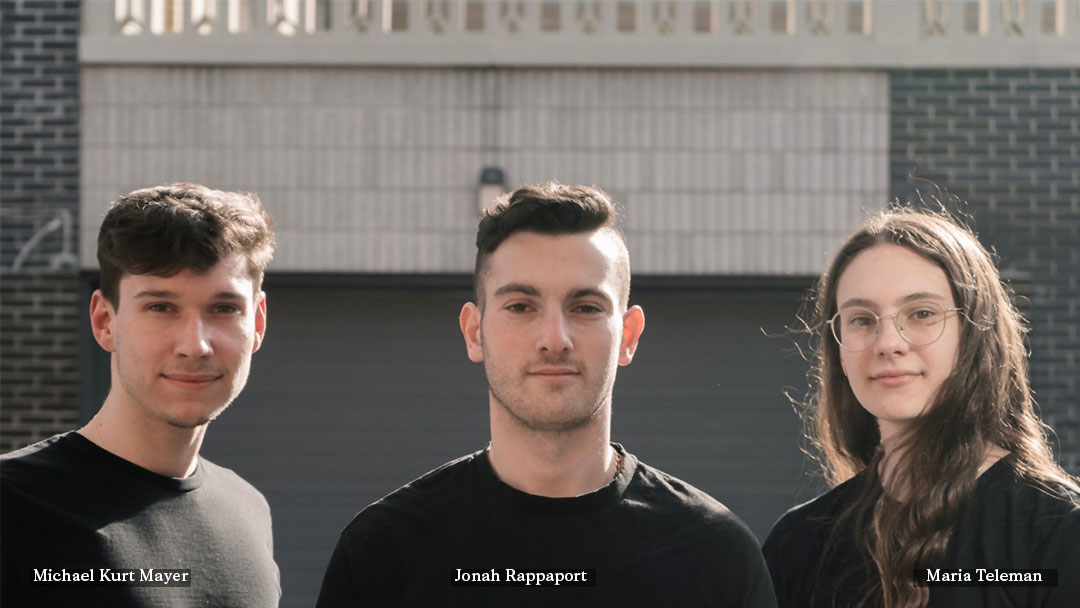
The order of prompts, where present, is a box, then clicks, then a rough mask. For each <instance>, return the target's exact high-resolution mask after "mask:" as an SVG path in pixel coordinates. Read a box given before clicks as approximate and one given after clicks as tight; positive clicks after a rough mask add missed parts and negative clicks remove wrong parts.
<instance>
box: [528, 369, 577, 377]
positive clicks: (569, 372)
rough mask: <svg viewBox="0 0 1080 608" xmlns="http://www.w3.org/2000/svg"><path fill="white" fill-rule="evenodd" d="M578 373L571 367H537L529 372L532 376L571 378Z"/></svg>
mask: <svg viewBox="0 0 1080 608" xmlns="http://www.w3.org/2000/svg"><path fill="white" fill-rule="evenodd" d="M578 373H579V372H578V371H577V370H576V369H574V368H572V367H537V368H535V369H531V370H529V374H530V375H532V376H573V375H577V374H578Z"/></svg>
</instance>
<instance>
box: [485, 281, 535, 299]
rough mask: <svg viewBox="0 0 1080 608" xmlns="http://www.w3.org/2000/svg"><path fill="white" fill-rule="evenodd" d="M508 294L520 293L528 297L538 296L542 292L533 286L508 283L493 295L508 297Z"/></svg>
mask: <svg viewBox="0 0 1080 608" xmlns="http://www.w3.org/2000/svg"><path fill="white" fill-rule="evenodd" d="M508 293H520V294H524V295H527V296H538V295H540V290H538V289H537V288H535V287H533V286H532V285H527V284H525V283H507V284H506V285H503V286H502V287H500V288H498V289H496V290H495V293H494V294H492V295H494V296H496V297H498V296H502V295H506V294H508Z"/></svg>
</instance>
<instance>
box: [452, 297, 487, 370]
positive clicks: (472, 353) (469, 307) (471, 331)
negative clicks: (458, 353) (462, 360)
mask: <svg viewBox="0 0 1080 608" xmlns="http://www.w3.org/2000/svg"><path fill="white" fill-rule="evenodd" d="M480 318H481V313H480V308H478V307H477V306H476V304H473V303H472V302H466V303H465V305H464V306H462V307H461V314H460V315H459V316H458V323H460V324H461V335H462V336H464V338H465V351H466V352H467V353H468V354H469V361H472V362H473V363H480V362H482V361H483V360H484V344H483V336H482V335H481V334H480Z"/></svg>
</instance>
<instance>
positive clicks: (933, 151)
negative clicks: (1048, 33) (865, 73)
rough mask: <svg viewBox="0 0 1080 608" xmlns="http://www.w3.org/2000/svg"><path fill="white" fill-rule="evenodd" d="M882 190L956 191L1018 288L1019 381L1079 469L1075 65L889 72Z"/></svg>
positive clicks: (1069, 464) (905, 194) (1078, 110)
mask: <svg viewBox="0 0 1080 608" xmlns="http://www.w3.org/2000/svg"><path fill="white" fill-rule="evenodd" d="M891 87H892V91H891V99H892V119H891V122H892V125H891V128H892V135H891V152H890V164H891V174H892V185H893V194H894V195H895V196H897V197H899V198H901V199H902V200H903V199H907V198H909V197H910V196H911V195H912V194H913V192H914V190H915V189H916V188H918V189H920V190H922V191H924V192H932V188H928V187H927V186H926V185H925V184H923V185H920V184H919V183H918V182H915V181H912V180H910V179H908V175H909V172H911V171H912V170H914V171H915V173H916V175H917V176H918V177H920V178H926V179H929V180H932V181H934V182H936V183H937V184H939V185H940V186H942V187H945V188H947V189H948V191H949V192H950V193H952V194H955V195H957V196H958V197H959V198H961V199H963V200H965V201H967V206H966V207H964V208H965V210H966V212H967V213H969V214H971V215H973V216H974V218H975V227H976V229H977V230H978V232H979V237H980V239H981V240H982V241H983V243H984V244H985V245H988V246H992V247H994V248H995V249H996V250H997V253H998V255H999V257H1000V267H1001V269H1002V271H1003V272H1004V273H1005V274H1006V275H1011V276H1014V277H1017V278H1018V279H1019V280H1020V281H1022V286H1018V289H1017V290H1018V291H1020V292H1021V295H1024V296H1026V297H1027V298H1029V299H1030V303H1029V304H1027V305H1026V306H1025V307H1026V308H1028V311H1027V313H1028V314H1027V316H1028V317H1029V321H1030V323H1031V333H1030V348H1031V353H1032V354H1031V380H1032V386H1033V388H1034V389H1035V397H1036V399H1037V400H1038V402H1039V405H1040V406H1041V409H1042V413H1043V417H1044V419H1045V420H1046V421H1047V422H1048V423H1050V424H1051V425H1052V426H1053V427H1054V428H1055V430H1056V432H1057V435H1058V438H1059V440H1060V448H1061V460H1062V463H1063V464H1064V465H1065V466H1066V468H1068V469H1069V470H1071V471H1072V472H1074V473H1077V472H1080V314H1078V310H1077V308H1078V306H1080V281H1078V278H1077V277H1078V276H1080V275H1078V273H1077V268H1078V267H1080V70H1077V69H1072V70H1011V69H1010V70H1005V69H998V70H925V71H923V70H919V71H898V72H893V73H892V76H891Z"/></svg>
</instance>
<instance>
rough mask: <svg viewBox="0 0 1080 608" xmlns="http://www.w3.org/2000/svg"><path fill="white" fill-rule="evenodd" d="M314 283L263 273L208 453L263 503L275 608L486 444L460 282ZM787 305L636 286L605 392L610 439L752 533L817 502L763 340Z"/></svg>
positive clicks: (301, 593)
mask: <svg viewBox="0 0 1080 608" xmlns="http://www.w3.org/2000/svg"><path fill="white" fill-rule="evenodd" d="M331 280H332V281H341V279H327V281H331ZM640 283H645V282H644V281H642V282H640ZM327 284H328V282H326V281H324V282H321V286H320V285H319V284H316V285H311V284H307V285H298V284H293V285H290V284H289V282H288V281H284V280H280V279H279V280H274V279H273V278H271V279H270V280H269V281H268V292H269V293H270V299H269V311H270V314H269V331H268V334H267V340H266V342H265V345H264V347H263V349H262V350H261V351H260V352H259V353H258V354H257V355H256V356H255V360H254V363H253V365H252V374H251V379H250V381H249V383H248V387H247V389H245V391H244V393H243V395H242V396H241V397H240V399H238V400H237V402H236V403H235V404H234V405H233V406H232V407H231V408H230V409H229V410H228V411H227V412H226V413H225V414H224V415H223V416H222V417H221V418H220V419H219V420H218V421H217V422H215V423H214V424H212V425H211V428H210V431H209V433H208V434H207V441H206V445H205V448H204V454H206V455H207V457H209V458H210V459H212V460H214V461H215V462H218V463H220V464H222V465H224V466H228V467H231V468H233V469H235V470H236V471H237V472H239V473H240V474H242V475H243V476H245V477H246V478H247V479H249V480H250V481H251V482H252V483H254V484H255V485H256V486H258V487H259V489H261V490H262V491H263V492H264V493H265V494H266V496H267V499H268V500H269V501H270V505H271V508H272V509H273V514H274V533H275V544H276V556H277V560H278V564H279V565H280V566H281V570H282V585H283V588H284V592H285V595H284V598H283V602H282V605H283V606H286V607H300V606H310V605H312V604H313V603H314V598H315V597H316V595H317V593H318V587H319V584H320V582H321V577H322V572H323V568H324V567H325V565H326V562H327V560H328V559H329V556H330V552H331V550H332V548H333V546H334V543H335V542H336V539H337V535H338V532H339V531H340V529H341V527H342V526H344V525H345V524H346V523H347V522H348V521H349V519H350V518H351V517H352V516H353V515H354V514H355V513H356V512H357V511H358V510H359V509H360V508H362V507H363V506H364V505H367V504H368V503H370V502H372V501H374V500H376V499H378V498H379V497H381V496H382V495H384V494H386V493H388V492H390V491H392V490H394V489H395V488H397V487H398V486H400V485H401V484H402V483H404V482H406V481H409V480H411V479H413V478H415V477H418V476H419V475H421V474H423V473H425V472H426V471H428V470H430V469H432V468H434V467H436V466H438V465H440V464H442V463H443V462H445V461H447V460H449V459H451V458H454V457H457V456H460V455H462V454H465V453H468V452H470V451H473V450H476V449H479V448H481V447H483V446H484V445H485V444H486V442H487V437H488V432H487V407H486V403H487V399H486V391H485V384H484V378H483V370H482V368H481V367H480V366H479V365H473V364H471V363H469V361H468V359H467V358H466V357H465V347H464V345H463V343H462V340H461V336H460V334H459V332H458V328H457V315H458V311H459V309H460V307H461V304H462V302H464V300H465V299H466V298H468V297H469V295H470V292H469V290H468V287H467V286H466V285H465V283H464V281H462V280H454V281H452V284H450V285H446V284H444V285H443V286H428V287H424V288H394V287H388V286H386V285H383V286H376V287H372V286H357V285H353V286H339V287H327ZM798 297H799V293H798V291H797V290H795V289H793V288H790V287H789V288H785V289H778V290H771V291H762V290H758V291H751V290H748V289H733V288H730V287H728V288H720V287H711V288H700V287H699V288H697V289H694V290H687V289H685V288H682V289H672V288H667V287H664V286H662V285H659V284H657V285H653V286H652V287H651V288H650V287H648V286H646V287H641V286H640V285H638V284H636V285H635V291H634V294H633V298H632V299H633V300H634V301H635V302H636V303H638V304H641V305H642V306H643V307H644V308H645V311H646V329H645V334H644V336H643V339H642V343H641V347H640V349H639V351H638V355H637V358H635V360H634V363H633V365H631V366H630V367H627V368H621V369H620V371H619V379H618V381H617V382H616V389H615V398H614V399H615V401H614V423H613V435H614V438H615V439H616V440H617V441H620V442H622V443H623V444H624V445H626V446H627V448H628V449H630V450H631V451H633V452H634V453H636V454H637V455H639V456H640V457H641V458H642V460H644V461H645V462H648V463H649V464H652V465H654V466H656V467H658V468H661V469H663V470H665V471H667V472H669V473H671V474H673V475H676V476H678V477H681V478H683V479H685V480H687V481H689V482H690V483H693V484H694V485H696V486H698V487H700V488H702V489H703V490H705V491H707V492H709V493H711V494H713V495H714V496H716V497H717V498H719V499H720V500H721V501H723V502H724V503H726V504H727V505H728V506H729V507H730V508H731V509H732V510H733V511H735V512H736V513H737V514H739V515H740V516H741V517H742V518H743V519H744V520H745V521H746V522H747V523H748V524H749V525H750V526H751V528H752V529H753V530H754V532H755V533H757V534H758V536H759V538H762V539H763V538H764V535H765V534H766V533H767V531H768V529H769V526H770V525H771V524H772V522H773V521H774V520H775V519H776V517H777V516H778V515H780V513H782V512H783V511H784V510H785V509H786V508H788V507H789V506H791V505H792V504H793V503H794V501H795V500H796V498H801V499H806V498H808V497H810V496H812V495H813V492H814V488H813V487H811V485H812V484H811V483H810V482H808V481H806V480H805V475H804V474H803V473H804V471H805V469H806V465H804V464H803V459H802V458H801V457H800V455H799V451H798V445H797V438H798V422H797V420H796V417H795V415H794V414H793V412H792V409H791V406H790V405H789V404H788V402H787V401H786V399H785V398H784V396H783V394H782V390H783V388H784V387H794V388H795V389H796V391H797V392H798V394H800V395H801V394H802V393H803V392H804V390H805V379H804V373H805V364H804V363H803V362H802V361H801V360H800V359H799V358H798V357H797V356H795V355H794V354H793V351H794V347H793V345H792V342H791V341H790V340H788V339H784V338H769V337H766V336H765V335H763V332H762V328H764V329H765V330H766V331H768V332H770V333H777V334H779V333H782V331H783V326H784V325H785V324H790V322H791V321H792V320H793V318H794V314H795V310H796V305H797V300H798Z"/></svg>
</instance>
